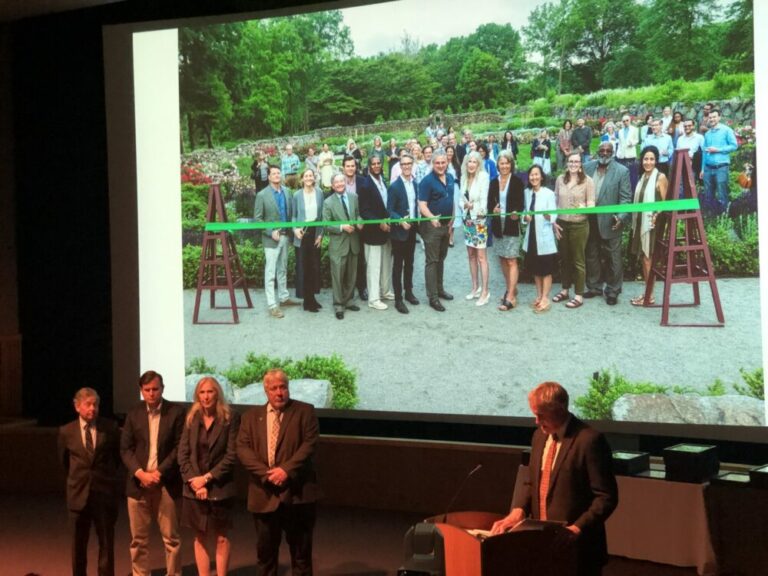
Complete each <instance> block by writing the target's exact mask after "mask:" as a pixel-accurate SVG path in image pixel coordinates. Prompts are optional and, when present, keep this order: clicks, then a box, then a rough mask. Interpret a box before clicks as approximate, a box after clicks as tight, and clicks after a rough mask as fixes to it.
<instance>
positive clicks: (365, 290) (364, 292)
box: [360, 288, 368, 300]
mask: <svg viewBox="0 0 768 576" xmlns="http://www.w3.org/2000/svg"><path fill="white" fill-rule="evenodd" d="M360 300H368V288H363V289H362V290H360Z"/></svg>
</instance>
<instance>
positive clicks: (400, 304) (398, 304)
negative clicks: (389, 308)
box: [395, 300, 408, 314]
mask: <svg viewBox="0 0 768 576" xmlns="http://www.w3.org/2000/svg"><path fill="white" fill-rule="evenodd" d="M395 310H397V311H398V312H400V314H408V307H407V306H406V305H405V304H404V303H403V301H402V300H395Z"/></svg>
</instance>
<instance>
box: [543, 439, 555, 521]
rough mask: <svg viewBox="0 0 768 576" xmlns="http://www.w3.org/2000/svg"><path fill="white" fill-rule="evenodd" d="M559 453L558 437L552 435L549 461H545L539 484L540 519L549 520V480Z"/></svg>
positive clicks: (548, 454)
mask: <svg viewBox="0 0 768 576" xmlns="http://www.w3.org/2000/svg"><path fill="white" fill-rule="evenodd" d="M556 453H557V435H556V434H552V442H550V444H549V452H547V459H546V460H545V461H544V469H543V470H542V471H541V482H539V518H540V519H541V520H546V519H547V493H548V492H549V479H550V477H551V476H552V466H553V465H554V463H555V454H556Z"/></svg>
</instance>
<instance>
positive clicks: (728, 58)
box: [720, 0, 755, 72]
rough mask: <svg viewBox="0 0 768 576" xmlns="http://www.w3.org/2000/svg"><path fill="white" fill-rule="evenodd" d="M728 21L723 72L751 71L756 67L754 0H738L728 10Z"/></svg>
mask: <svg viewBox="0 0 768 576" xmlns="http://www.w3.org/2000/svg"><path fill="white" fill-rule="evenodd" d="M726 15H727V18H728V22H727V25H726V31H725V42H724V43H723V56H724V60H723V61H722V62H721V64H720V69H721V70H722V71H723V72H751V71H752V70H754V69H755V41H754V34H753V30H754V27H755V22H754V15H753V8H752V0H736V2H734V3H733V4H731V5H730V6H729V7H728V8H727V10H726Z"/></svg>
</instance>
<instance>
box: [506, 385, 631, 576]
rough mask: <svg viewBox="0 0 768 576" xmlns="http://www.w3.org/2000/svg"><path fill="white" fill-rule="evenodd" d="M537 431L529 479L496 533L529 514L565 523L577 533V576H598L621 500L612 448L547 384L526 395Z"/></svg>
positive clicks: (562, 392) (558, 388)
mask: <svg viewBox="0 0 768 576" xmlns="http://www.w3.org/2000/svg"><path fill="white" fill-rule="evenodd" d="M528 404H529V405H530V408H531V412H533V415H534V416H535V417H536V424H537V426H538V429H537V430H536V431H535V432H534V433H533V440H532V445H531V463H530V466H529V469H530V480H529V482H527V483H525V484H523V490H522V493H521V494H515V497H514V501H513V503H512V511H511V512H510V513H509V515H507V516H506V517H505V518H503V519H502V520H499V521H498V522H496V523H494V525H493V528H492V530H491V531H492V533H494V534H500V533H502V532H505V531H507V530H510V529H511V528H513V527H514V526H515V525H517V524H518V523H519V522H520V521H522V520H523V519H524V518H526V517H527V516H531V517H533V518H534V519H537V520H552V521H561V522H566V529H567V530H569V531H570V532H571V534H572V535H573V536H572V537H573V540H574V543H575V545H576V550H577V556H578V568H577V574H578V575H579V576H599V575H600V574H601V573H602V569H603V564H605V561H606V558H607V555H608V551H607V545H606V538H605V521H606V520H607V519H608V517H609V516H610V515H611V513H612V512H613V510H614V509H615V508H616V505H617V504H618V500H619V494H618V488H617V485H616V478H615V477H614V475H613V467H612V466H613V462H612V456H611V448H610V446H609V445H608V442H607V441H606V440H605V437H604V436H603V435H602V434H600V433H599V432H597V431H596V430H594V429H593V428H590V427H589V426H588V425H587V424H585V423H584V422H582V421H581V420H579V419H578V418H576V417H575V416H574V415H573V414H571V413H570V412H569V411H568V392H567V391H566V390H565V388H563V387H562V386H561V385H560V384H558V383H557V382H543V383H542V384H539V385H538V386H537V387H536V388H534V389H533V390H532V391H531V392H530V393H529V394H528Z"/></svg>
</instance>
